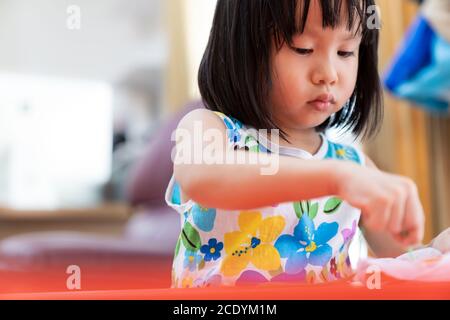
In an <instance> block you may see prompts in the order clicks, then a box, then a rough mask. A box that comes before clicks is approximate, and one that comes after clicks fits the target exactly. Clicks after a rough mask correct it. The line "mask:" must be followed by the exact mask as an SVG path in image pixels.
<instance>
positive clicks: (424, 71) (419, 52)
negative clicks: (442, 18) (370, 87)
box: [384, 15, 450, 112]
mask: <svg viewBox="0 0 450 320" xmlns="http://www.w3.org/2000/svg"><path fill="white" fill-rule="evenodd" d="M449 69H450V44H449V43H448V42H446V41H445V40H444V39H443V38H441V37H440V36H439V35H438V34H437V33H436V32H434V30H433V29H432V28H431V26H430V25H429V23H428V22H427V21H426V20H425V19H424V18H423V17H422V16H420V15H419V16H418V17H417V19H416V20H415V22H414V23H413V25H412V26H411V28H410V29H409V31H408V33H407V36H406V38H405V41H404V43H403V45H402V47H401V48H400V50H399V51H398V53H397V55H396V57H395V58H394V60H393V63H392V65H391V67H390V68H389V69H388V72H387V73H386V75H385V77H384V84H385V86H386V87H387V89H388V90H390V91H391V92H392V93H393V94H394V95H396V96H398V97H400V98H403V99H407V100H409V101H411V102H413V103H415V104H418V105H421V106H423V107H424V108H426V109H428V110H429V111H433V112H446V111H447V110H448V106H449V102H448V101H449V96H450V70H449Z"/></svg>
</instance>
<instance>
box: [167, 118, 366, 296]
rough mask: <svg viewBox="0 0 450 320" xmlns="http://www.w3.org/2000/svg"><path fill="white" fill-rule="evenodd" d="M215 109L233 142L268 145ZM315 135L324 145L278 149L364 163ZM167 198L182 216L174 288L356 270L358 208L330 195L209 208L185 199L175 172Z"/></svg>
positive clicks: (326, 276)
mask: <svg viewBox="0 0 450 320" xmlns="http://www.w3.org/2000/svg"><path fill="white" fill-rule="evenodd" d="M215 114H216V115H217V116H219V117H220V118H221V119H222V120H223V122H224V123H225V125H226V127H227V128H228V130H227V132H228V142H229V144H231V147H233V148H234V149H245V150H249V151H250V152H271V150H270V149H269V147H268V146H269V144H268V143H267V141H268V140H266V139H264V136H254V135H253V134H252V132H254V130H248V129H249V128H248V127H246V126H245V125H243V124H242V123H241V122H240V121H238V120H237V119H235V118H232V117H229V116H226V115H224V114H222V113H220V112H215ZM320 135H321V137H322V145H321V147H320V149H319V151H318V152H317V153H316V154H314V155H312V154H310V153H308V152H306V151H304V150H301V149H297V148H290V147H283V146H278V150H279V151H278V152H279V154H282V155H286V156H294V157H299V158H302V159H309V160H320V159H327V158H334V159H341V160H345V161H354V162H356V163H358V164H360V165H364V156H363V154H362V153H361V151H359V150H358V149H357V148H355V147H352V146H349V145H342V144H337V143H333V142H331V141H329V140H328V139H327V138H326V136H325V135H324V134H320ZM271 146H273V144H272V145H271ZM272 149H273V148H272ZM301 185H302V181H299V187H300V186H301ZM165 197H166V202H167V204H168V205H169V206H171V207H172V208H174V209H175V210H176V211H177V212H178V213H179V214H180V219H181V232H180V236H179V239H178V242H177V244H176V248H175V255H174V261H173V268H172V287H173V288H185V287H205V286H219V285H222V286H235V285H245V284H252V285H253V284H257V283H265V282H286V281H287V282H293V281H296V282H307V283H321V282H328V281H333V280H336V279H341V278H346V277H349V276H351V275H352V274H353V269H352V265H351V262H350V258H349V250H348V249H349V246H350V243H351V242H352V239H353V238H357V237H355V234H356V232H357V231H358V222H359V218H360V213H361V212H360V210H359V209H357V208H354V207H352V206H350V205H349V204H348V203H347V202H345V201H343V200H341V199H339V198H338V197H336V196H334V195H330V196H327V197H321V198H316V199H309V200H301V201H300V200H299V201H297V202H286V203H279V204H277V205H274V206H268V207H264V208H255V209H254V210H245V211H243V210H222V209H218V208H206V207H204V206H202V205H201V204H199V203H196V202H194V201H193V200H192V199H189V200H187V201H184V202H183V203H182V202H181V197H180V186H179V184H178V183H177V182H176V180H175V179H174V177H173V176H172V178H171V180H170V182H169V185H168V187H167V190H166V195H165ZM357 240H358V239H357Z"/></svg>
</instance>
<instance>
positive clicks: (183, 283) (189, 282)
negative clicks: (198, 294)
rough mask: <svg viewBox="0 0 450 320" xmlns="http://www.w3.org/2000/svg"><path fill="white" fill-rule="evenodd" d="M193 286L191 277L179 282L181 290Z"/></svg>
mask: <svg viewBox="0 0 450 320" xmlns="http://www.w3.org/2000/svg"><path fill="white" fill-rule="evenodd" d="M193 284H194V279H192V277H185V278H183V280H182V281H181V287H182V288H192V286H193Z"/></svg>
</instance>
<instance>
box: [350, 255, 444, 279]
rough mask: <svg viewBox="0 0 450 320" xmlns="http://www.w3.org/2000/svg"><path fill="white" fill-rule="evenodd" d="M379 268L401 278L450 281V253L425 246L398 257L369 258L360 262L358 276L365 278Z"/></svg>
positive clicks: (391, 275) (388, 274)
mask: <svg viewBox="0 0 450 320" xmlns="http://www.w3.org/2000/svg"><path fill="white" fill-rule="evenodd" d="M375 270H379V271H381V272H382V273H384V274H385V275H387V276H390V277H392V278H396V279H400V280H414V281H433V282H434V281H440V282H441V281H450V253H446V254H442V253H441V252H440V251H439V250H436V249H433V248H425V249H419V250H415V251H412V252H409V253H405V254H403V255H401V256H399V257H397V258H395V259H394V258H386V259H373V258H369V259H366V260H363V261H361V262H360V263H359V265H358V269H357V277H358V278H359V279H365V278H366V277H367V276H368V275H370V274H373V272H374V271H375Z"/></svg>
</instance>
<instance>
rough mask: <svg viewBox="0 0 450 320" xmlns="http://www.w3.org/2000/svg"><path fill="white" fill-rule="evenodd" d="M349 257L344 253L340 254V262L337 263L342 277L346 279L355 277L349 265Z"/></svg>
mask: <svg viewBox="0 0 450 320" xmlns="http://www.w3.org/2000/svg"><path fill="white" fill-rule="evenodd" d="M347 259H348V255H347V254H345V253H344V252H342V253H341V254H339V257H338V262H337V270H338V272H339V274H340V275H341V277H343V278H346V277H350V276H351V275H353V273H354V271H353V270H352V268H351V267H349V266H348V264H347Z"/></svg>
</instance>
